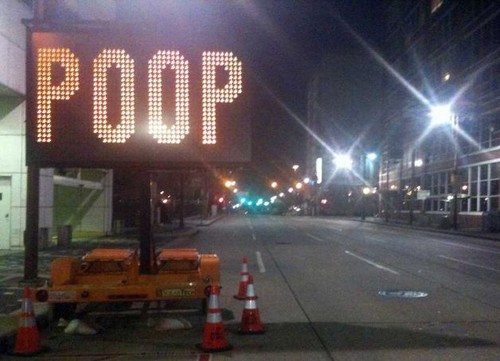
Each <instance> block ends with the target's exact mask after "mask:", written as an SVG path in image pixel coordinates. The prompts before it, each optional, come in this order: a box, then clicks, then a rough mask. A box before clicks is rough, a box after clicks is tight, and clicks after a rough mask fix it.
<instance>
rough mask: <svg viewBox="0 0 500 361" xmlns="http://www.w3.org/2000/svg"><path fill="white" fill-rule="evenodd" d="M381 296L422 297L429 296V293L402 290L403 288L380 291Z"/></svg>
mask: <svg viewBox="0 0 500 361" xmlns="http://www.w3.org/2000/svg"><path fill="white" fill-rule="evenodd" d="M378 294H379V295H380V296H384V297H396V298H422V297H427V296H428V295H429V294H428V293H427V292H422V291H401V290H387V291H379V293H378Z"/></svg>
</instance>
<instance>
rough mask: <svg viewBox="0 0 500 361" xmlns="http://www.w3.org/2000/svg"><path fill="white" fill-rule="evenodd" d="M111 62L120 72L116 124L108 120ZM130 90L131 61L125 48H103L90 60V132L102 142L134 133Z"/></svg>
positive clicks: (132, 63)
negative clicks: (92, 101)
mask: <svg viewBox="0 0 500 361" xmlns="http://www.w3.org/2000/svg"><path fill="white" fill-rule="evenodd" d="M113 64H114V65H115V66H116V67H117V68H118V69H120V71H121V76H120V80H121V83H120V98H121V102H120V103H121V112H120V122H119V124H118V125H117V126H116V127H113V126H112V125H111V124H110V123H109V122H108V100H107V87H108V69H109V68H111V66H113ZM134 91H135V89H134V60H133V59H132V58H130V56H129V55H128V54H127V53H126V52H125V50H120V49H106V50H103V51H102V52H101V53H100V54H99V55H98V56H97V58H95V59H94V133H95V134H97V136H98V137H99V138H102V141H103V142H104V143H125V142H126V141H127V139H128V138H130V136H131V135H132V134H134V132H135V108H134V102H135V100H134Z"/></svg>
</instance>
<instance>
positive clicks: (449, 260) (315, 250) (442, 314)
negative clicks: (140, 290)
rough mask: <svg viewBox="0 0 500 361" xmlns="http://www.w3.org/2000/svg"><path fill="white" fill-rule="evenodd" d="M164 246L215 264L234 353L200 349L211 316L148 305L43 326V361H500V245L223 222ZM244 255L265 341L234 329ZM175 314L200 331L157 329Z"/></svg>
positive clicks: (323, 222)
mask: <svg viewBox="0 0 500 361" xmlns="http://www.w3.org/2000/svg"><path fill="white" fill-rule="evenodd" d="M168 246H169V247H173V248H180V247H182V248H186V247H196V248H198V250H200V251H201V252H215V253H217V254H218V255H219V256H220V258H221V268H222V285H223V289H222V293H221V297H220V303H221V307H222V308H223V318H224V322H225V325H226V334H227V338H228V340H229V342H230V343H231V344H232V345H233V346H234V349H233V350H232V351H227V352H224V353H218V354H213V355H212V356H207V355H203V354H200V352H199V351H197V349H196V347H195V345H196V344H197V343H200V342H201V341H202V325H203V322H204V316H203V315H202V314H200V312H198V311H197V310H193V309H186V308H190V307H191V305H180V306H183V307H184V309H181V310H179V309H177V310H173V309H172V307H175V305H171V304H168V305H156V306H158V307H156V306H154V305H150V306H151V307H152V309H150V310H149V311H148V312H146V313H145V312H144V307H143V305H135V306H136V307H138V308H137V310H142V311H141V312H139V311H138V312H137V314H134V313H133V312H128V313H119V312H112V313H110V314H102V313H96V314H90V315H89V316H88V320H87V321H88V322H89V323H90V324H91V325H92V326H93V327H95V328H96V329H98V331H99V333H98V334H97V335H94V336H75V335H66V334H64V333H63V332H62V331H61V329H58V328H56V327H53V328H50V329H47V330H46V331H44V332H43V339H44V343H45V344H46V345H47V346H49V347H50V349H51V350H50V351H48V352H46V353H43V354H41V355H40V356H38V357H37V358H43V359H54V360H57V359H68V360H72V359H78V360H101V359H106V360H134V359H137V358H139V357H140V358H141V359H143V360H166V359H168V360H202V359H206V360H208V359H212V360H224V359H229V358H230V359H233V360H273V361H274V360H318V361H322V360H335V361H341V360H440V361H442V360H454V361H456V360H474V359H477V360H498V359H500V312H499V311H500V277H499V275H500V243H498V242H494V241H485V240H481V239H474V238H463V237H460V236H452V235H446V234H438V233H432V232H425V231H415V230H410V229H405V228H397V227H389V226H385V225H379V224H372V223H362V222H357V221H352V220H346V219H331V218H329V219H326V218H309V217H272V216H228V217H225V218H223V219H222V220H220V221H219V222H217V223H214V224H213V225H211V226H210V227H207V228H203V229H202V231H201V232H200V233H199V234H198V235H196V236H194V237H191V238H181V239H177V240H175V241H173V242H170V243H169V244H168ZM242 257H248V259H249V270H250V272H251V273H252V274H253V275H254V277H255V289H256V293H257V295H258V296H259V298H258V300H257V304H258V307H259V310H260V313H261V318H262V321H263V323H264V324H265V326H266V328H267V332H266V334H264V335H261V336H240V335H237V333H236V331H237V328H238V325H239V322H240V318H241V312H242V308H243V303H242V302H241V301H237V300H235V299H234V298H233V295H234V294H235V293H236V292H237V289H238V283H239V277H240V275H239V272H240V269H241V258H242ZM155 307H156V308H155ZM170 317H182V318H184V319H186V320H188V321H189V322H190V323H191V324H192V326H193V327H192V328H191V329H189V330H175V331H174V330H162V329H161V327H160V326H161V324H162V320H165V319H166V318H170ZM77 355H79V357H78V358H77V357H76V356H77ZM83 355H87V356H83ZM6 359H15V358H13V357H10V356H7V358H6Z"/></svg>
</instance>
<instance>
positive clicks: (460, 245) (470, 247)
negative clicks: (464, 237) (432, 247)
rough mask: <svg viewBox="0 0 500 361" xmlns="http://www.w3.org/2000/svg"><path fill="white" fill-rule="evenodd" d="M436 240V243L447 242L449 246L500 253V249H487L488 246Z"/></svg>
mask: <svg viewBox="0 0 500 361" xmlns="http://www.w3.org/2000/svg"><path fill="white" fill-rule="evenodd" d="M434 241H435V242H436V243H442V244H446V245H448V246H453V247H461V248H467V249H472V250H474V251H479V252H486V253H494V254H500V251H497V250H493V249H486V248H482V247H475V246H468V245H465V244H460V243H453V242H446V241H439V240H433V242H434Z"/></svg>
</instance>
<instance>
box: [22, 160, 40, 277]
mask: <svg viewBox="0 0 500 361" xmlns="http://www.w3.org/2000/svg"><path fill="white" fill-rule="evenodd" d="M39 203H40V168H38V167H34V166H28V175H27V197H26V230H25V232H24V279H23V283H37V282H38V228H39V224H38V222H39Z"/></svg>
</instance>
